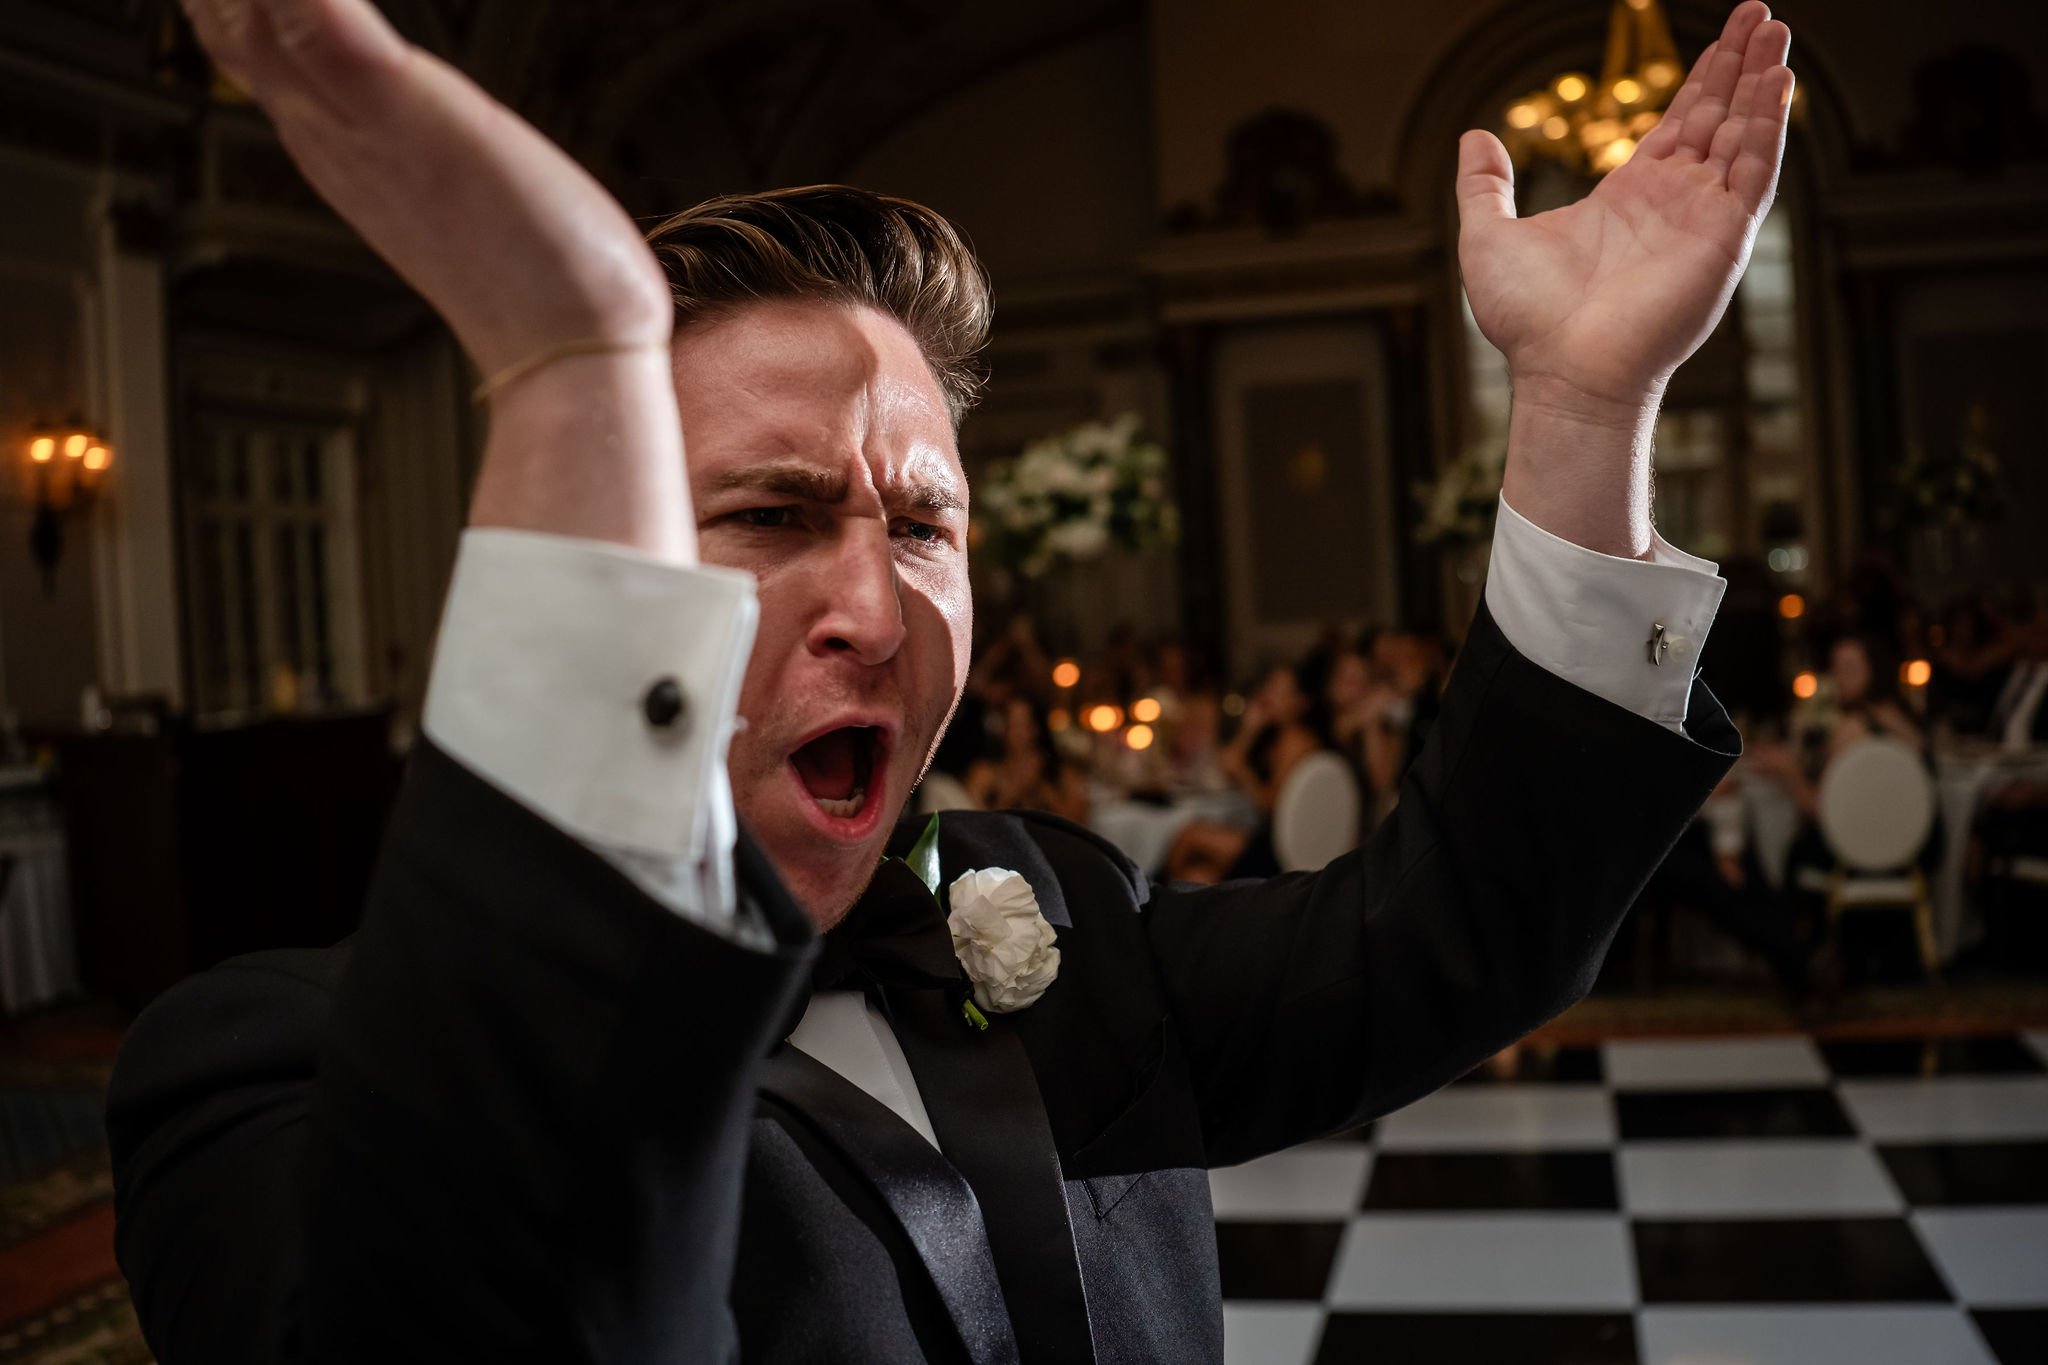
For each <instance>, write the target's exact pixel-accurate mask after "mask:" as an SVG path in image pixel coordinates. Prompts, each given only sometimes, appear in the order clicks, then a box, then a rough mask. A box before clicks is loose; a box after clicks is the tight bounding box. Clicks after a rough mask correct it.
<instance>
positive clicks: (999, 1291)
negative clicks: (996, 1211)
mask: <svg viewBox="0 0 2048 1365" xmlns="http://www.w3.org/2000/svg"><path fill="white" fill-rule="evenodd" d="M919 1080H920V1084H922V1077H920V1078H919ZM760 1089H761V1091H762V1093H764V1094H766V1095H769V1096H770V1097H772V1098H774V1099H776V1100H779V1101H781V1102H782V1103H783V1104H784V1105H786V1106H788V1107H789V1108H790V1109H791V1110H793V1111H795V1113H796V1114H798V1115H800V1116H801V1117H802V1118H804V1119H805V1120H807V1121H808V1122H809V1123H810V1125H811V1127H812V1129H813V1130H814V1131H815V1132H816V1133H817V1134H818V1135H819V1136H820V1137H821V1138H823V1139H824V1140H825V1141H826V1142H827V1143H829V1144H830V1145H831V1146H832V1147H833V1148H834V1149H836V1150H837V1151H838V1152H839V1153H840V1155H842V1156H843V1157H845V1158H846V1160H847V1162H848V1164H850V1165H851V1166H853V1168H854V1169H855V1170H857V1171H859V1172H860V1173H861V1174H862V1175H864V1176H865V1177H866V1178H867V1181H868V1183H869V1185H871V1186H872V1187H873V1188H874V1191H875V1193H876V1195H878V1196H879V1197H880V1198H881V1200H882V1202H883V1203H884V1204H886V1205H887V1206H888V1208H889V1211H890V1213H892V1214H894V1215H895V1217H896V1221H897V1222H898V1223H899V1224H901V1226H902V1228H903V1231H904V1233H905V1235H907V1236H908V1237H909V1238H910V1243H911V1245H912V1246H913V1247H915V1248H916V1249H917V1254H918V1257H919V1258H920V1259H921V1260H922V1261H923V1262H924V1265H925V1269H926V1271H928V1272H929V1273H930V1275H931V1278H932V1283H933V1285H935V1286H936V1287H937V1289H938V1292H939V1299H940V1301H941V1302H943V1303H944V1304H945V1305H946V1311H947V1313H948V1314H949V1315H950V1316H951V1317H952V1319H953V1326H954V1328H955V1330H956V1331H958V1332H959V1334H960V1341H961V1344H962V1345H963V1346H965V1347H966V1349H967V1354H968V1357H969V1359H971V1360H973V1361H974V1362H975V1365H1015V1363H1016V1362H1017V1361H1018V1351H1017V1340H1016V1337H1015V1336H1014V1335H1013V1333H1012V1331H1011V1328H1010V1317H1009V1312H1008V1310H1007V1308H1006V1307H1005V1306H1004V1302H1003V1285H1002V1282H1001V1281H1000V1280H999V1279H998V1278H997V1275H996V1266H995V1262H994V1261H993V1260H992V1259H991V1257H990V1254H989V1245H988V1239H987V1235H986V1232H985V1230H984V1226H983V1222H982V1215H981V1208H980V1206H979V1204H978V1203H977V1202H976V1198H975V1191H974V1189H973V1188H972V1187H971V1186H970V1185H969V1183H968V1182H967V1181H966V1180H963V1179H962V1178H961V1173H960V1172H959V1171H957V1170H955V1169H954V1168H953V1167H952V1166H950V1165H948V1164H947V1162H946V1160H945V1158H944V1157H941V1156H940V1155H939V1154H938V1153H937V1152H936V1151H934V1150H932V1145H931V1144H930V1143H928V1142H926V1141H925V1140H924V1136H923V1135H922V1134H921V1133H919V1132H918V1131H917V1130H916V1129H915V1128H912V1127H911V1126H910V1125H909V1124H907V1123H905V1122H904V1121H903V1120H902V1119H900V1118H898V1117H897V1116H896V1115H895V1113H894V1112H893V1111H891V1110H890V1109H889V1108H888V1106H886V1105H884V1104H882V1103H881V1102H879V1101H877V1100H875V1099H874V1098H872V1097H871V1096H869V1095H868V1094H867V1093H866V1092H865V1091H863V1090H862V1089H860V1087H858V1086H856V1085H854V1084H853V1083H852V1082H850V1081H848V1080H846V1079H845V1078H844V1077H843V1076H841V1075H840V1074H839V1073H838V1072H836V1071H834V1070H832V1068H830V1067H828V1066H826V1065H825V1064H824V1063H823V1062H820V1061H818V1060H817V1059H816V1058H814V1057H812V1056H810V1055H808V1054H807V1053H803V1052H799V1051H798V1050H797V1049H795V1048H793V1047H789V1046H783V1047H780V1048H777V1049H776V1050H775V1051H774V1053H772V1054H771V1055H770V1056H769V1057H768V1058H767V1059H766V1060H765V1061H764V1062H763V1063H762V1065H761V1072H760ZM927 1107H929V1104H928V1105H927ZM934 1117H936V1116H934Z"/></svg>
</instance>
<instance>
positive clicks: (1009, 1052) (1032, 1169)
mask: <svg viewBox="0 0 2048 1365" xmlns="http://www.w3.org/2000/svg"><path fill="white" fill-rule="evenodd" d="M889 995H890V1002H891V1004H892V1006H893V1007H894V1010H895V1020H896V1024H897V1028H896V1037H897V1040H898V1041H899V1042H900V1043H901V1044H902V1045H903V1053H904V1056H906V1057H907V1058H909V1060H910V1069H911V1072H912V1074H914V1075H915V1076H916V1078H917V1090H918V1094H919V1096H920V1097H921V1098H922V1099H923V1100H924V1108H925V1113H926V1114H928V1115H930V1116H931V1121H932V1129H933V1131H934V1132H935V1133H937V1135H938V1139H939V1146H940V1148H941V1149H942V1150H943V1151H944V1152H945V1154H946V1159H947V1160H949V1161H951V1162H952V1163H953V1165H954V1166H955V1167H957V1168H958V1169H959V1171H960V1174H962V1175H964V1176H966V1177H967V1183H968V1184H970V1185H972V1186H973V1187H974V1193H975V1196H976V1198H977V1199H978V1200H979V1201H980V1205H981V1210H982V1214H983V1220H984V1224H985V1226H986V1228H987V1230H988V1244H989V1248H990V1250H991V1251H993V1252H994V1254H995V1268H996V1273H997V1275H998V1276H1000V1277H1001V1281H1002V1290H1003V1297H1004V1299H1005V1301H1006V1302H1007V1303H1008V1304H1009V1312H1010V1323H1011V1327H1012V1329H1013V1330H1014V1331H1015V1333H1016V1338H1017V1346H1018V1352H1019V1355H1020V1356H1021V1357H1022V1359H1023V1362H1024V1365H1054V1363H1055V1362H1057V1363H1060V1365H1064V1362H1069V1361H1091V1360H1093V1359H1094V1358H1095V1347H1094V1340H1093V1336H1092V1334H1091V1333H1090V1331H1089V1327H1088V1300H1087V1297H1086V1295H1085V1294H1084V1293H1083V1291H1082V1287H1081V1263H1080V1258H1079V1256H1078V1254H1077V1253H1076V1251H1075V1249H1074V1230H1073V1227H1072V1225H1071V1224H1070V1223H1069V1222H1068V1221H1067V1191H1066V1179H1065V1176H1064V1175H1063V1174H1062V1173H1061V1170H1060V1159H1059V1153H1058V1151H1057V1150H1056V1149H1055V1147H1054V1144H1053V1136H1052V1126H1051V1124H1050V1123H1049V1122H1048V1121H1047V1119H1046V1113H1045V1104H1044V1101H1043V1100H1042V1099H1041V1098H1040V1096H1039V1089H1038V1077H1037V1075H1036V1074H1035V1073H1034V1072H1033V1070H1032V1067H1031V1059H1030V1058H1029V1057H1028V1056H1027V1055H1026V1054H1025V1051H1024V1044H1023V1043H1022V1041H1021V1040H1020V1039H1019V1038H1018V1036H1017V1032H1016V1029H1015V1028H1014V1027H1013V1025H1012V1022H1011V1021H1010V1020H1008V1019H1006V1018H1004V1017H1003V1016H1001V1015H998V1016H996V1017H995V1019H993V1020H992V1021H991V1022H990V1024H989V1027H988V1029H987V1030H986V1031H980V1032H977V1031H975V1030H972V1029H970V1028H968V1027H967V1025H966V1022H965V1021H964V1020H963V1019H962V1018H961V1017H960V1015H959V1013H958V1012H957V1011H956V1010H955V1009H954V1008H953V1006H952V1004H951V1002H950V1001H949V1000H948V998H947V996H946V993H945V992H942V991H931V990H905V991H892V992H890V993H889Z"/></svg>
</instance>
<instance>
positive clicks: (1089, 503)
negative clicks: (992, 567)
mask: <svg viewBox="0 0 2048 1365" xmlns="http://www.w3.org/2000/svg"><path fill="white" fill-rule="evenodd" d="M1139 425H1140V424H1139V418H1138V414H1137V413H1135V412H1127V413H1124V414H1123V415H1122V416H1121V417H1117V418H1115V419H1113V420H1111V421H1108V422H1083V423H1082V424H1081V425H1079V426H1077V427H1071V428H1069V429H1068V430H1066V431H1059V432H1054V433H1053V434H1052V435H1050V436H1046V437H1044V438H1042V439H1040V440H1037V441H1034V442H1032V443H1031V444H1030V445H1029V446H1027V447H1025V449H1024V450H1023V452H1022V453H1021V454H1019V455H1018V456H1017V457H1016V458H1015V459H1009V460H999V461H997V462H996V463H995V464H993V465H991V466H990V467H989V470H988V472H987V473H986V474H985V475H983V476H982V478H981V480H980V481H979V482H978V484H977V485H976V488H975V503H976V510H977V511H978V512H980V513H981V515H982V516H983V517H984V518H986V520H985V522H984V525H985V527H986V528H987V532H988V534H989V537H990V541H991V545H990V548H991V549H992V550H993V551H994V553H995V556H996V558H997V559H998V560H999V561H1000V562H1001V563H1003V564H1005V565H1007V566H1009V567H1011V568H1014V569H1016V570H1017V571H1018V572H1020V573H1022V574H1023V575H1024V576H1025V577H1027V578H1039V577H1043V576H1044V574H1045V573H1046V572H1047V571H1048V570H1049V569H1051V568H1052V567H1053V566H1054V565H1055V564H1058V563H1062V562H1067V563H1079V562H1082V561H1085V560H1090V559H1095V558H1097V557H1099V556H1100V555H1101V554H1102V553H1103V552H1104V551H1106V550H1108V549H1109V548H1110V547H1111V546H1116V547H1119V548H1122V549H1126V550H1142V549H1145V548H1147V547H1149V546H1153V545H1163V544H1171V543H1172V542H1173V540H1174V538H1175V536H1176V535H1177V534H1178V533H1179V529H1180V517H1179V510H1178V509H1177V508H1176V507H1174V505H1173V502H1172V500H1171V499H1169V498H1168V497H1167V493H1166V451H1165V450H1164V449H1162V448H1161V447H1160V446H1158V445H1157V444H1155V443H1153V442H1151V441H1147V440H1144V439H1142V438H1141V437H1140V436H1139V434H1138V429H1139Z"/></svg>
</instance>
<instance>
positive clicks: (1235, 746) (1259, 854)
mask: <svg viewBox="0 0 2048 1365" xmlns="http://www.w3.org/2000/svg"><path fill="white" fill-rule="evenodd" d="M1330 663H1331V661H1330V659H1329V656H1327V655H1324V654H1314V655H1310V656H1309V657H1308V658H1307V659H1305V660H1303V661H1302V662H1301V663H1299V664H1296V665H1294V666H1293V667H1292V668H1284V667H1283V668H1276V669H1274V670H1272V671H1271V672H1270V673H1268V674H1267V675H1266V677H1265V679H1264V681H1262V682H1261V683H1260V684H1259V689H1258V691H1257V692H1255V693H1253V694H1252V698H1251V700H1250V701H1249V702H1247V703H1246V705H1245V709H1244V718H1243V720H1242V721H1241V722H1240V723H1239V724H1238V728H1237V733H1236V734H1235V735H1234V736H1232V738H1231V741H1230V744H1229V745H1228V747H1226V748H1225V749H1224V750H1223V753H1222V755H1221V758H1220V762H1221V766H1222V768H1223V771H1224V773H1225V774H1226V775H1227V776H1228V777H1229V778H1230V779H1231V781H1233V782H1234V783H1236V784H1237V786H1238V787H1239V788H1240V789H1241V790H1243V792H1244V793H1245V795H1247V796H1248V797H1250V798H1251V801H1252V804H1253V805H1254V806H1255V807H1257V809H1258V811H1259V817H1260V818H1259V825H1258V828H1257V829H1254V830H1250V831H1246V830H1242V829H1234V828H1232V827H1230V826H1228V825H1218V824H1212V823H1210V822H1208V821H1201V820H1198V821H1195V822H1194V823H1192V824H1190V825H1188V826H1187V827H1186V828H1185V829H1183V830H1181V832H1180V834H1179V836H1178V837H1177V838H1175V840H1174V841H1173V847H1172V848H1171V849H1169V850H1168V851H1167V854H1166V860H1165V866H1166V876H1167V878H1168V880H1170V881H1188V882H1219V881H1225V880H1228V879H1230V878H1233V877H1271V876H1277V875H1278V874H1279V872H1280V861H1279V858H1278V856H1277V855H1276V854H1275V853H1274V851H1273V807H1274V805H1275V803H1276V802H1277V801H1278V800H1279V797H1280V790H1281V788H1282V787H1284V786H1285V785H1286V783H1287V779H1288V777H1289V776H1290V775H1292V773H1293V772H1294V769H1295V767H1296V766H1297V765H1299V764H1300V762H1301V760H1303V759H1304V758H1307V757H1308V756H1309V755H1310V754H1312V753H1315V752H1316V751H1317V750H1318V749H1331V748H1334V747H1335V746H1334V744H1333V743H1332V740H1331V735H1330V713H1329V699H1328V698H1329V693H1328V687H1327V683H1328V673H1329V668H1330Z"/></svg>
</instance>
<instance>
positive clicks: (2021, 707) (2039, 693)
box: [1990, 598, 2048, 753]
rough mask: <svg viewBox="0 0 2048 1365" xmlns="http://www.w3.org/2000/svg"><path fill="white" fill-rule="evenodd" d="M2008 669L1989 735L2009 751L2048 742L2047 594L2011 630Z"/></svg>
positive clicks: (1996, 703)
mask: <svg viewBox="0 0 2048 1365" xmlns="http://www.w3.org/2000/svg"><path fill="white" fill-rule="evenodd" d="M2010 639H2011V643H2012V650H2013V662H2012V668H2011V670H2010V671H2009V672H2008V673H2007V674H2006V679H2005V685H2004V686H2003V687H2001V688H2000V689H1999V692H1998V699H1997V701H1996V702H1994V703H1993V704H1992V707H1991V725H1990V734H1991V737H1992V738H1993V739H1995V740H1997V741H1998V744H1999V747H2000V748H2002V749H2004V750H2005V751H2006V752H2008V753H2020V752H2022V751H2024V750H2026V749H2031V748H2033V747H2035V746H2036V745H2042V744H2048V598H2042V599H2038V600H2037V601H2036V602H2035V604H2034V610H2033V613H2032V614H2031V615H2030V616H2029V617H2028V618H2027V619H2026V620H2024V621H2021V622H2020V623H2018V624H2017V625H2015V626H2014V627H2013V628H2012V630H2011V632H2010Z"/></svg>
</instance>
